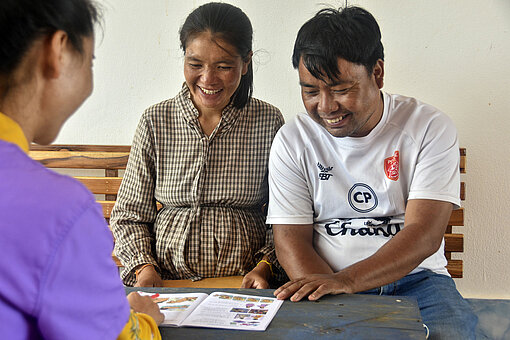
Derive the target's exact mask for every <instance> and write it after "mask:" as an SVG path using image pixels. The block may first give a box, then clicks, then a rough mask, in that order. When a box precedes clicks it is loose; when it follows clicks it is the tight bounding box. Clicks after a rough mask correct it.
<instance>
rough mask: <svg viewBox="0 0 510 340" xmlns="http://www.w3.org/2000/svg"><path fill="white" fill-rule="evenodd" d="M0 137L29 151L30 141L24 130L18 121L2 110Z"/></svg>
mask: <svg viewBox="0 0 510 340" xmlns="http://www.w3.org/2000/svg"><path fill="white" fill-rule="evenodd" d="M0 139H2V140H4V141H7V142H9V143H13V144H16V145H17V146H19V147H20V148H21V149H22V150H23V151H25V152H26V153H28V141H27V138H26V137H25V134H24V133H23V130H22V129H21V127H20V126H19V124H18V123H16V122H15V121H14V120H12V119H11V118H10V117H8V116H6V115H5V114H3V113H2V112H0Z"/></svg>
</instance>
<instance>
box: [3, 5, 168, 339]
mask: <svg viewBox="0 0 510 340" xmlns="http://www.w3.org/2000/svg"><path fill="white" fill-rule="evenodd" d="M97 20H98V13H97V10H96V8H95V7H94V5H93V3H92V2H91V1H89V0H51V1H50V0H2V1H0V32H1V34H0V235H1V236H0V273H1V274H0V334H1V335H0V337H1V338H2V339H10V340H11V339H41V338H47V339H114V338H117V337H118V338H120V339H132V338H136V339H150V338H155V339H158V338H159V339H160V338H161V337H160V334H159V331H158V329H157V324H158V323H160V322H161V321H162V318H163V316H162V314H161V313H160V312H159V309H158V307H157V305H156V304H155V303H153V302H152V301H151V300H150V298H148V297H141V296H140V295H138V294H136V293H134V294H133V295H130V296H128V298H127V299H126V296H125V292H124V288H123V286H122V283H121V281H120V278H119V276H118V273H117V268H116V266H115V264H114V263H113V261H112V259H111V251H112V247H113V240H112V236H111V233H110V231H109V230H108V227H107V225H106V223H105V221H104V219H103V217H102V213H101V209H100V207H99V206H98V205H97V204H96V203H95V200H94V197H93V196H92V194H91V193H90V192H89V191H88V190H87V189H86V188H85V187H84V186H82V185H81V184H80V183H78V182H77V181H75V180H73V179H71V178H70V177H67V176H63V175H59V174H56V173H54V172H52V171H50V170H48V169H46V168H45V167H44V166H42V165H40V164H39V163H37V162H35V161H33V160H32V159H31V158H30V157H29V156H28V155H27V152H28V145H29V143H30V142H35V143H39V144H48V143H51V142H52V141H53V140H54V139H55V137H56V135H57V134H58V132H59V130H60V128H61V126H62V124H63V123H64V122H65V120H66V119H67V118H68V117H69V116H70V115H71V114H72V113H73V112H74V111H75V110H76V109H77V108H78V107H79V106H80V105H81V103H82V102H83V101H84V100H85V99H86V98H87V97H88V96H89V95H90V93H91V92H92V59H93V53H94V34H93V33H94V32H93V31H94V24H95V22H96V21H97ZM62 207H65V209H62ZM130 307H131V308H130ZM133 310H134V311H136V312H139V313H135V312H133Z"/></svg>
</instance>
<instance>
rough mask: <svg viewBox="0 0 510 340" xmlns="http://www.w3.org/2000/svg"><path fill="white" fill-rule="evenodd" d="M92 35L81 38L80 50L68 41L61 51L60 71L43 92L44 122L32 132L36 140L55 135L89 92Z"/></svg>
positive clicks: (52, 138) (49, 138) (47, 141)
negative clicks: (75, 48)
mask: <svg viewBox="0 0 510 340" xmlns="http://www.w3.org/2000/svg"><path fill="white" fill-rule="evenodd" d="M93 59H94V38H93V37H85V38H83V53H82V54H79V53H78V52H76V51H75V50H74V48H73V47H71V46H70V45H68V46H67V47H66V48H65V50H64V52H62V58H61V60H62V61H61V65H60V72H59V75H58V77H56V78H55V79H54V80H53V81H52V82H51V87H49V91H51V92H48V94H47V95H45V98H46V100H45V102H44V109H45V110H44V112H46V114H45V115H46V117H44V120H43V124H42V126H40V128H39V129H38V131H37V132H36V134H35V136H34V141H35V142H36V143H39V144H49V143H51V142H52V141H53V140H54V139H55V137H56V136H57V134H58V132H59V131H60V128H61V127H62V125H63V124H64V122H65V121H66V120H67V119H68V118H69V117H70V116H71V115H72V114H73V113H74V112H75V111H76V110H77V109H78V108H79V107H80V106H81V104H82V103H83V102H84V101H85V99H87V98H88V97H89V96H90V94H91V93H92V88H93V73H92V66H93Z"/></svg>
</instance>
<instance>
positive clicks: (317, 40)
mask: <svg viewBox="0 0 510 340" xmlns="http://www.w3.org/2000/svg"><path fill="white" fill-rule="evenodd" d="M301 58H303V63H304V66H305V67H306V68H307V69H308V71H309V72H310V73H311V74H312V75H313V76H314V77H316V78H318V79H324V78H329V79H337V78H338V76H339V75H340V70H339V69H338V58H342V59H345V60H347V61H349V62H352V63H355V64H359V65H363V66H365V68H366V69H367V71H368V73H371V72H372V70H373V68H374V66H375V64H376V63H377V60H379V59H381V60H384V48H383V45H382V43H381V31H380V30H379V25H378V24H377V21H376V20H375V18H374V17H373V16H372V14H370V13H369V12H368V11H366V10H365V9H363V8H360V7H355V6H352V7H345V8H343V9H339V10H337V9H334V8H326V9H322V10H320V11H319V12H318V13H317V14H316V15H315V16H314V17H313V18H312V19H310V20H308V21H307V22H306V23H305V24H304V25H303V26H302V27H301V29H300V30H299V32H298V35H297V38H296V43H295V44H294V53H293V55H292V65H293V66H294V68H296V69H297V68H298V66H299V61H300V59H301Z"/></svg>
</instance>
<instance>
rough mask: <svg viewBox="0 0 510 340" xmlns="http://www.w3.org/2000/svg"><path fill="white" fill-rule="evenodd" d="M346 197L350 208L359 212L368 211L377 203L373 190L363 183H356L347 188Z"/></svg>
mask: <svg viewBox="0 0 510 340" xmlns="http://www.w3.org/2000/svg"><path fill="white" fill-rule="evenodd" d="M348 199H349V205H350V206H351V208H353V209H354V210H356V211H357V212H360V213H367V212H370V211H372V210H374V209H375V207H377V204H378V201H377V196H376V194H375V192H374V190H372V188H371V187H369V186H368V185H366V184H363V183H356V184H354V185H353V186H352V188H351V189H350V190H349V194H348Z"/></svg>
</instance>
